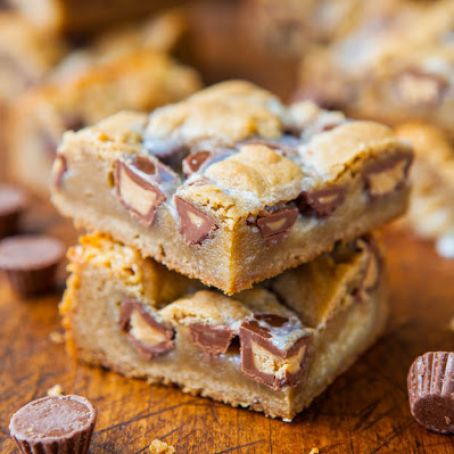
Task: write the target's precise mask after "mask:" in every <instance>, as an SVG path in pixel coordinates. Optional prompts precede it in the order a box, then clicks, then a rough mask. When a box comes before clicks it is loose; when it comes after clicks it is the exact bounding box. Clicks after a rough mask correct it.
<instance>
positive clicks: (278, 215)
mask: <svg viewBox="0 0 454 454" xmlns="http://www.w3.org/2000/svg"><path fill="white" fill-rule="evenodd" d="M297 217H298V209H297V208H284V209H282V210H279V211H275V212H274V213H273V212H271V213H269V212H265V213H264V214H262V215H260V216H259V217H258V218H257V227H258V228H259V230H260V233H261V234H262V237H263V238H264V239H265V240H266V241H268V242H275V241H279V240H281V239H283V238H284V237H285V236H287V234H288V232H289V230H290V229H291V227H292V226H293V224H294V223H295V222H296V218H297Z"/></svg>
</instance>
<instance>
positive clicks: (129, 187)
mask: <svg viewBox="0 0 454 454" xmlns="http://www.w3.org/2000/svg"><path fill="white" fill-rule="evenodd" d="M158 165H159V164H158V163H157V162H156V161H153V160H152V159H151V158H148V157H146V156H135V157H134V158H133V159H130V160H128V161H126V160H125V161H117V163H116V166H115V189H116V194H117V197H118V199H119V200H120V202H121V203H122V205H123V206H124V207H125V208H126V209H128V211H129V212H130V213H132V214H133V215H134V216H136V217H137V218H138V219H139V220H140V221H142V222H143V223H144V224H145V225H148V226H150V225H152V224H153V221H154V219H155V217H156V211H157V209H158V208H159V206H160V205H161V204H162V203H163V202H164V201H165V200H166V199H167V197H166V196H165V194H164V193H163V192H162V191H161V189H160V188H159V179H160V175H159V170H158ZM161 166H162V165H161Z"/></svg>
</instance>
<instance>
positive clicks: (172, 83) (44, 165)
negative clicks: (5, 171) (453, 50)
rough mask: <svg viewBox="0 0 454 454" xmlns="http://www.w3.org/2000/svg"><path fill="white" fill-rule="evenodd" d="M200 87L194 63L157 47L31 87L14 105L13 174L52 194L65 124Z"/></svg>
mask: <svg viewBox="0 0 454 454" xmlns="http://www.w3.org/2000/svg"><path fill="white" fill-rule="evenodd" d="M67 69H68V68H67ZM67 72H68V71H67ZM199 87H200V82H199V78H198V76H197V74H196V73H195V72H194V71H193V70H192V69H190V68H187V67H185V66H182V65H179V64H177V63H176V62H174V61H173V60H172V59H171V58H170V57H168V56H167V55H166V54H163V53H160V52H157V51H153V50H151V49H138V50H136V51H131V52H127V53H125V54H122V55H119V56H118V57H116V58H111V59H109V60H108V61H106V62H99V63H94V64H92V65H89V66H88V68H86V69H85V70H83V69H81V68H80V66H79V67H78V69H74V70H73V74H72V75H70V76H68V77H63V76H62V75H60V77H59V78H57V79H56V80H54V81H52V82H48V83H47V84H45V85H41V86H39V87H37V88H36V89H34V90H31V91H29V92H28V93H26V94H25V95H24V96H23V97H21V99H19V100H18V101H17V103H16V104H15V105H14V107H13V109H12V111H11V113H10V117H11V118H10V123H11V124H10V127H9V131H8V136H9V137H8V141H9V152H10V167H11V174H12V175H13V177H15V178H16V179H17V180H19V181H20V182H21V183H23V184H25V185H27V186H28V187H30V188H31V189H33V190H34V191H35V192H38V193H39V194H45V195H47V194H48V187H49V181H50V173H51V167H52V162H53V160H54V157H55V153H56V149H57V146H58V142H59V141H60V138H61V136H62V134H63V132H64V131H65V130H67V129H72V130H77V129H79V128H81V127H83V126H86V125H90V124H93V123H96V122H97V121H99V120H100V119H102V118H104V117H106V116H108V115H111V114H113V113H115V112H117V111H119V110H121V109H136V110H149V109H152V108H154V107H157V106H159V105H162V104H166V103H168V102H174V101H177V100H179V99H181V98H183V97H185V96H187V95H188V94H190V93H192V92H194V91H195V90H197V89H198V88H199Z"/></svg>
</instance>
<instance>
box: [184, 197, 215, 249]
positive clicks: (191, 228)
mask: <svg viewBox="0 0 454 454" xmlns="http://www.w3.org/2000/svg"><path fill="white" fill-rule="evenodd" d="M175 205H176V208H177V211H178V215H179V216H180V233H181V234H182V235H183V237H184V238H185V240H186V241H187V242H188V243H189V244H200V243H201V242H202V241H203V240H205V239H206V238H208V236H209V235H210V233H212V232H213V231H214V230H216V229H217V225H216V222H215V221H214V219H213V218H211V217H210V216H208V215H207V214H205V213H204V212H203V211H200V210H199V209H198V208H196V207H195V206H194V205H192V204H191V203H189V202H187V201H186V200H183V199H182V198H181V197H175Z"/></svg>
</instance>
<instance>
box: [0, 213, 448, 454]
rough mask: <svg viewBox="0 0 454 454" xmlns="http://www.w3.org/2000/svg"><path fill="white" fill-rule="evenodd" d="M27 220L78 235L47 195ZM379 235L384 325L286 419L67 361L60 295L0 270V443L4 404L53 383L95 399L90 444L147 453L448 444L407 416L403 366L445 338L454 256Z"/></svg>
mask: <svg viewBox="0 0 454 454" xmlns="http://www.w3.org/2000/svg"><path fill="white" fill-rule="evenodd" d="M26 230H28V231H37V232H44V231H47V232H50V233H52V234H54V235H56V236H59V237H60V238H63V239H64V240H65V241H66V242H67V243H68V244H71V243H72V242H73V241H74V240H75V233H74V231H73V230H72V228H71V226H70V225H69V224H68V223H65V222H63V221H61V220H60V219H59V217H58V216H57V215H56V214H55V213H54V212H53V210H52V209H51V208H50V207H49V206H48V205H47V204H37V205H36V206H35V207H34V209H33V210H32V212H31V213H30V214H29V216H28V219H27V222H26ZM385 243H386V244H387V247H388V253H387V255H388V264H389V275H390V287H391V292H390V303H391V318H390V321H389V326H388V329H387V334H386V335H385V336H384V337H383V338H382V340H381V341H379V342H378V343H377V344H376V345H375V346H374V347H373V348H372V349H370V350H369V351H368V352H367V353H366V354H364V355H363V356H362V357H361V359H360V360H359V361H358V362H357V363H356V364H355V365H354V366H353V367H352V368H351V369H350V370H349V371H348V372H347V373H346V374H344V375H343V376H341V377H340V378H339V379H338V380H336V382H335V383H334V384H333V385H332V386H331V387H330V388H329V389H328V390H327V391H326V392H325V393H324V394H323V395H322V396H320V397H319V398H318V399H317V400H316V401H315V402H314V403H313V405H312V406H311V407H310V408H309V409H308V410H307V411H306V412H305V413H304V414H302V415H300V416H299V417H298V418H297V419H296V420H295V421H294V422H293V423H283V422H281V421H274V420H271V419H267V418H265V417H264V416H262V415H261V414H257V413H251V412H248V411H247V410H242V409H234V408H230V407H228V406H226V405H222V404H220V403H217V402H213V401H211V400H208V399H202V398H197V397H192V396H189V395H186V394H183V393H182V392H180V391H179V390H178V389H173V388H166V387H157V386H149V385H147V383H145V382H144V381H140V380H127V379H124V378H122V377H120V376H118V375H116V374H113V373H110V372H108V371H105V370H100V369H93V368H90V367H87V366H84V365H80V364H74V363H72V362H71V361H69V360H68V357H67V356H66V354H65V349H64V345H62V344H58V343H55V342H53V341H52V340H51V339H50V337H49V335H50V333H53V332H57V331H59V329H60V327H59V318H58V314H57V303H58V300H59V297H60V295H54V296H51V297H46V298H42V299H37V300H33V301H21V300H19V299H18V298H17V297H16V296H15V295H13V294H12V293H11V292H10V291H9V289H8V288H7V287H6V285H5V283H4V282H2V283H1V284H0V320H1V328H0V409H1V410H0V452H1V453H12V452H15V447H14V443H13V442H12V441H11V440H10V439H9V438H8V422H9V418H10V415H11V414H12V413H13V412H14V411H15V410H16V409H18V408H19V407H20V406H22V405H23V404H24V403H26V402H28V401H30V400H31V399H35V398H37V397H41V396H43V395H45V394H46V392H47V390H48V389H49V388H50V387H52V386H54V385H55V384H60V385H61V387H62V388H63V391H64V392H65V393H77V394H81V395H83V396H86V397H88V398H89V399H90V400H91V401H92V402H93V403H94V404H95V406H96V407H97V409H98V412H99V418H98V422H97V426H96V432H95V434H94V437H93V443H92V449H91V452H93V453H122V454H123V453H126V454H129V453H141V452H143V453H145V452H147V449H148V445H149V444H150V442H151V441H152V440H153V439H154V438H160V439H162V440H165V441H166V442H167V443H170V444H172V445H174V446H175V447H176V449H177V453H309V452H310V451H311V449H312V448H319V450H320V451H319V452H320V453H323V454H325V453H342V454H345V453H361V454H362V453H370V454H372V453H378V452H379V453H426V452H427V453H453V452H454V437H449V436H442V435H437V434H433V433H430V432H427V431H426V430H424V429H423V428H421V427H419V426H418V425H417V424H416V423H415V422H414V421H413V419H412V417H411V416H410V413H409V410H408V404H407V390H406V374H407V370H408V368H409V366H410V364H411V362H412V360H413V359H414V358H415V357H416V356H417V355H418V354H421V353H423V352H425V351H427V350H453V349H454V332H452V331H450V330H449V322H450V320H451V318H453V317H454V285H453V282H454V261H451V262H449V261H447V260H443V259H441V258H439V257H437V255H436V254H435V253H434V251H433V250H432V248H431V246H430V244H428V243H424V242H422V241H420V240H417V239H415V238H414V237H412V236H411V235H409V234H408V233H405V232H402V231H397V230H395V229H388V230H387V231H386V241H385Z"/></svg>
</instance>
